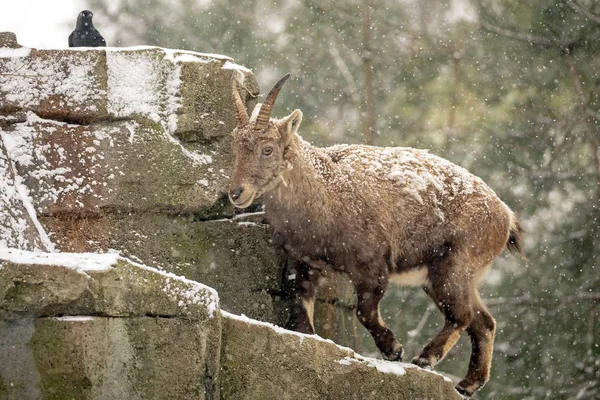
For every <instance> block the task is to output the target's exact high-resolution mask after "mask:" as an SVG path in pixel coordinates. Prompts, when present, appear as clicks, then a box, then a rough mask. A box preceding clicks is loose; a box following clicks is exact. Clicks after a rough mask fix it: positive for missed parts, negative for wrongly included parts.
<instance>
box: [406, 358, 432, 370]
mask: <svg viewBox="0 0 600 400" xmlns="http://www.w3.org/2000/svg"><path fill="white" fill-rule="evenodd" d="M411 362H412V363H413V364H415V365H417V366H419V367H421V368H425V369H432V365H431V361H429V360H428V359H426V358H423V357H415V358H413V359H412V361H411Z"/></svg>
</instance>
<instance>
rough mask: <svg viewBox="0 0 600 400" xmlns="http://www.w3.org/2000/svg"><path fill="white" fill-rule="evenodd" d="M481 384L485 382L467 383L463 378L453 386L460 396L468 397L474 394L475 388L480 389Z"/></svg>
mask: <svg viewBox="0 0 600 400" xmlns="http://www.w3.org/2000/svg"><path fill="white" fill-rule="evenodd" d="M483 385H485V382H475V383H471V384H469V383H467V382H465V381H464V380H463V381H461V382H459V383H458V385H456V386H455V387H454V388H455V389H456V391H457V392H458V393H460V395H461V396H463V397H465V398H470V397H472V396H473V395H474V394H475V392H476V391H477V390H479V389H481V388H482V387H483Z"/></svg>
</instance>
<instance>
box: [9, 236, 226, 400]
mask: <svg viewBox="0 0 600 400" xmlns="http://www.w3.org/2000/svg"><path fill="white" fill-rule="evenodd" d="M0 317H2V318H0V359H2V362H1V363H0V382H2V384H1V385H0V398H8V399H11V398H13V399H38V398H78V399H99V398H106V399H167V398H172V399H202V398H218V396H219V385H218V376H219V368H220V365H219V360H220V345H221V316H220V309H219V298H218V295H217V293H216V291H215V290H214V289H211V288H209V287H207V286H205V285H202V284H200V283H197V282H193V281H189V280H187V279H185V278H181V277H178V276H175V275H173V274H169V273H165V272H161V271H158V270H156V269H153V268H149V267H146V266H143V265H139V264H137V263H135V262H132V261H129V260H126V259H124V258H122V257H120V256H118V255H117V254H92V253H87V254H73V253H42V252H29V251H24V250H16V249H6V248H4V249H0Z"/></svg>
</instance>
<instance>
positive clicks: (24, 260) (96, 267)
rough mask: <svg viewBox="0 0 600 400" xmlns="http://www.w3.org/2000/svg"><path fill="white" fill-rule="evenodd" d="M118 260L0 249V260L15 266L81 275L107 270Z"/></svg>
mask: <svg viewBox="0 0 600 400" xmlns="http://www.w3.org/2000/svg"><path fill="white" fill-rule="evenodd" d="M118 259H119V255H118V254H111V253H107V254H97V253H40V252H33V251H27V250H18V249H10V248H0V260H4V261H8V262H12V263H15V264H30V265H57V266H60V267H65V268H69V269H74V270H76V271H79V272H83V273H85V272H86V271H106V270H109V269H111V268H112V267H113V265H115V264H116V263H117V260H118Z"/></svg>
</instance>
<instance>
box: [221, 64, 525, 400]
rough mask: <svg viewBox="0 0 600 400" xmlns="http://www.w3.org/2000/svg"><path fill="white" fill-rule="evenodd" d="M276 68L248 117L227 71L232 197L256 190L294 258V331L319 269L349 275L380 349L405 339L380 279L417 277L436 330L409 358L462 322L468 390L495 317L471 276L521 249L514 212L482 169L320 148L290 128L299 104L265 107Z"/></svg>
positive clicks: (304, 320)
mask: <svg viewBox="0 0 600 400" xmlns="http://www.w3.org/2000/svg"><path fill="white" fill-rule="evenodd" d="M288 77H289V75H286V76H284V77H283V78H282V79H281V80H280V81H279V82H278V83H277V84H276V85H275V87H274V88H273V89H272V90H271V91H270V92H269V94H268V95H267V97H266V99H265V102H264V104H263V105H262V106H260V107H258V106H257V111H258V113H257V114H256V115H255V116H254V115H253V117H252V118H249V117H248V115H247V113H246V110H245V108H244V105H243V103H242V100H241V98H240V95H239V93H238V89H237V85H236V80H237V79H238V78H237V77H236V76H235V75H234V78H233V79H232V91H233V100H234V106H235V113H236V121H237V127H236V128H235V130H234V132H233V149H234V153H235V157H236V161H235V170H234V172H233V177H232V182H231V186H230V193H229V196H230V199H231V201H232V202H233V204H234V205H235V206H237V207H240V208H245V207H248V206H249V205H250V204H251V203H252V202H253V201H254V200H255V199H257V198H258V197H261V196H262V198H261V200H262V202H263V203H264V205H265V214H266V218H267V220H268V221H269V223H270V224H271V226H272V227H273V230H274V232H275V235H276V236H277V237H278V238H279V239H280V241H281V243H282V245H283V247H284V248H285V250H286V251H287V252H288V253H289V255H290V256H291V258H292V259H294V260H296V265H295V269H296V289H297V297H298V304H299V306H300V307H299V311H298V315H297V330H298V331H300V332H305V333H313V332H314V325H313V320H312V318H313V305H314V302H313V300H314V295H315V286H316V284H317V281H318V279H317V278H318V275H319V273H318V271H316V270H318V269H321V268H323V267H331V268H333V269H335V270H336V271H340V272H342V273H345V274H347V275H348V277H349V278H350V280H351V281H352V282H353V284H354V285H355V287H356V292H357V296H358V307H357V316H358V319H359V320H360V322H361V323H362V324H363V325H364V326H365V328H367V330H368V331H369V332H370V333H371V335H372V336H373V339H374V340H375V343H376V344H377V347H378V348H379V350H381V353H382V354H383V357H384V358H386V359H388V360H401V359H402V355H403V349H402V345H401V344H400V343H399V342H398V341H397V340H396V339H395V338H394V335H393V333H392V332H391V331H390V329H388V327H387V326H386V325H385V323H384V322H383V321H382V320H381V318H380V315H379V302H380V300H381V299H382V297H383V295H384V293H385V291H386V289H387V287H388V284H389V283H390V282H395V283H399V284H405V285H417V286H422V287H423V289H424V290H425V292H426V293H427V294H428V295H429V296H430V297H431V298H432V299H433V301H434V302H435V304H436V306H437V307H438V308H439V309H440V311H441V312H442V313H443V314H444V316H445V324H444V327H443V328H442V329H441V331H440V332H439V333H438V334H437V335H436V336H435V337H434V338H433V339H432V340H431V341H430V342H429V344H427V345H426V346H425V348H424V349H423V351H421V353H420V354H419V355H418V356H417V357H415V358H414V359H413V363H415V364H417V365H419V366H421V367H433V366H435V365H436V364H437V363H438V362H439V361H440V360H442V359H443V358H444V356H445V355H446V354H447V353H448V351H449V350H450V349H451V348H452V346H453V345H454V344H455V343H456V341H457V340H458V338H459V336H460V334H461V333H462V332H463V331H465V330H466V331H467V333H468V334H469V336H470V338H471V342H472V354H471V361H470V363H469V369H468V372H467V375H466V377H465V379H463V380H462V381H461V382H460V383H459V384H458V385H457V386H456V389H457V390H458V391H459V392H460V393H461V394H463V395H466V396H471V395H473V394H474V393H475V391H476V390H478V389H479V388H480V387H482V386H483V385H484V384H485V383H486V382H487V381H488V379H489V375H490V365H491V359H492V350H493V342H494V332H495V326H496V324H495V321H494V318H493V317H492V316H491V315H490V313H489V312H488V310H487V309H486V307H485V306H484V305H483V303H482V302H481V299H480V298H479V293H478V289H477V287H478V283H479V280H480V279H481V276H482V274H483V272H484V271H485V269H486V268H487V267H488V266H489V265H490V264H491V262H492V261H493V260H494V259H495V258H496V257H497V256H498V254H500V252H501V251H502V250H503V249H504V247H508V248H509V249H510V250H512V251H515V252H519V253H520V252H521V236H520V234H521V228H520V227H519V223H518V222H517V219H516V218H515V216H514V214H513V212H512V211H511V210H510V209H509V208H508V206H506V204H504V203H503V202H502V201H501V200H500V199H499V198H498V197H497V196H496V194H495V193H494V192H493V191H492V190H491V189H490V188H489V187H488V186H487V185H486V184H485V183H484V182H483V181H482V180H481V179H479V178H477V177H476V176H474V175H471V174H470V173H469V172H467V171H466V170H465V169H463V168H461V167H459V166H457V165H455V164H452V163H451V162H449V161H446V160H444V159H442V158H439V157H436V156H434V155H431V154H429V153H428V152H427V151H422V150H415V149H410V148H399V147H395V148H380V147H371V146H359V145H338V146H333V147H328V148H318V147H314V146H312V145H310V144H309V143H307V142H305V141H304V140H303V139H302V138H301V137H300V136H299V135H298V134H297V132H298V127H299V126H300V123H301V121H302V112H301V111H300V110H295V111H294V112H292V113H291V114H290V115H289V116H287V117H285V118H283V119H280V120H277V119H272V118H270V115H271V110H272V108H273V104H274V102H275V99H276V97H277V94H278V93H279V90H280V88H281V86H282V85H283V83H284V82H285V80H286V79H287V78H288Z"/></svg>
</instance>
